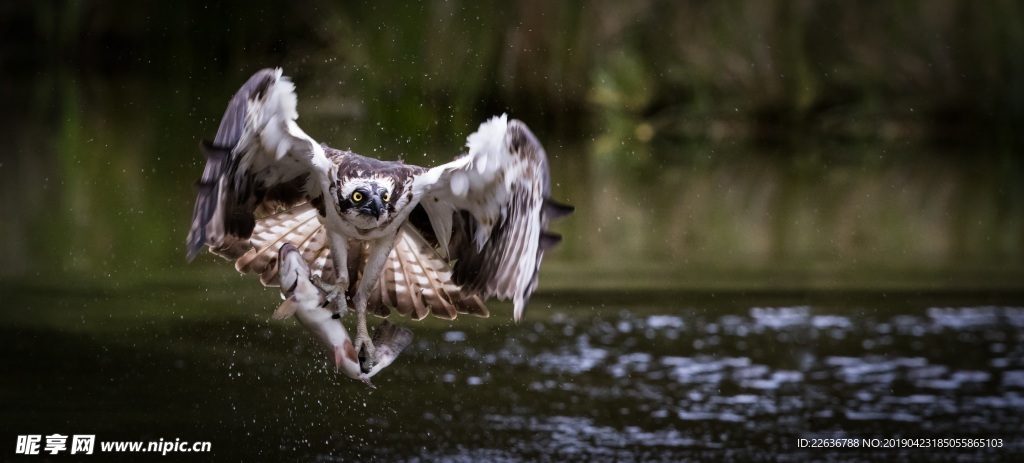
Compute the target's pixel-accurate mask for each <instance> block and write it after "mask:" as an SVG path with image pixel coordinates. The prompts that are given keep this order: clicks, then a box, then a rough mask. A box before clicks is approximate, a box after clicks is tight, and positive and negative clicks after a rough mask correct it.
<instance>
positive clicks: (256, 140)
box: [187, 69, 331, 260]
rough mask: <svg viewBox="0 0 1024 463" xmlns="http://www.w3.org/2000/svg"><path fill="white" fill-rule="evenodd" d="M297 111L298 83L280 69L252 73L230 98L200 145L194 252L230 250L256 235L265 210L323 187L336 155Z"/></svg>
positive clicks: (191, 253)
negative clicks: (328, 151)
mask: <svg viewBox="0 0 1024 463" xmlns="http://www.w3.org/2000/svg"><path fill="white" fill-rule="evenodd" d="M296 118H298V112H297V111H296V96H295V85H294V84H292V82H291V81H290V80H289V79H288V78H287V77H284V76H282V71H281V69H263V70H261V71H259V72H257V73H256V74H253V76H252V77H250V78H249V80H248V81H246V83H245V84H244V85H242V88H241V89H239V90H238V92H237V93H235V95H234V97H232V98H231V101H230V102H229V103H228V107H227V110H225V112H224V117H223V118H222V119H221V123H220V127H219V128H218V130H217V135H216V136H215V137H214V141H213V142H204V143H203V145H202V146H201V151H202V152H203V154H204V155H205V156H206V166H205V167H204V169H203V175H202V177H201V178H200V180H199V182H198V188H197V189H198V192H197V197H196V205H195V208H194V209H193V213H192V224H191V227H190V229H189V234H188V241H187V243H188V259H189V260H192V259H193V258H195V256H196V255H197V254H198V253H199V251H200V250H201V249H202V247H203V245H208V246H210V248H212V249H218V250H224V249H225V248H226V246H229V245H231V244H233V243H235V242H237V241H238V240H244V239H246V238H249V236H250V235H251V233H252V231H253V229H254V228H255V226H256V220H257V218H258V216H260V215H267V214H272V213H273V212H275V211H276V210H277V209H278V208H279V207H282V206H283V207H285V208H287V207H288V206H291V205H294V204H296V203H299V202H302V201H310V200H315V199H317V198H319V197H320V196H322V195H323V190H324V188H325V187H324V186H325V185H327V184H328V177H329V176H330V168H331V163H330V162H329V161H328V159H327V157H326V156H325V154H324V150H323V148H322V147H321V146H320V145H319V144H318V143H316V141H314V140H313V139H312V138H310V137H309V135H306V133H305V132H303V131H302V129H301V128H299V126H298V125H297V124H296V123H295V119H296Z"/></svg>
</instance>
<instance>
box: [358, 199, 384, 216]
mask: <svg viewBox="0 0 1024 463" xmlns="http://www.w3.org/2000/svg"><path fill="white" fill-rule="evenodd" d="M360 210H361V211H363V212H365V213H366V214H367V215H372V216H373V218H374V219H379V218H380V213H381V211H383V210H384V202H383V201H381V200H380V196H377V195H373V197H372V198H370V200H369V201H367V202H366V205H364V206H363V207H362V208H360Z"/></svg>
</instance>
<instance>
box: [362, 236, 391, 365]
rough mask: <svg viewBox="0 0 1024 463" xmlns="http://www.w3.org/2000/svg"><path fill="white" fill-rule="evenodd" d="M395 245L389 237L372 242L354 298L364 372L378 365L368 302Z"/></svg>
mask: <svg viewBox="0 0 1024 463" xmlns="http://www.w3.org/2000/svg"><path fill="white" fill-rule="evenodd" d="M394 245H395V236H394V235H392V236H387V237H384V238H380V239H377V240H374V241H371V242H370V248H369V256H368V258H367V259H366V266H365V267H363V276H362V277H360V279H359V286H358V287H356V295H355V297H353V298H352V305H354V306H355V308H356V318H357V322H358V325H357V326H356V341H355V347H356V352H360V350H362V351H363V353H364V354H365V357H366V362H365V363H364V364H363V371H367V370H369V369H371V368H373V365H374V364H375V363H377V348H376V347H375V346H374V345H373V341H371V340H370V332H369V330H367V329H366V302H367V297H368V296H369V295H370V291H372V290H373V287H374V286H375V285H376V284H377V280H378V279H379V278H380V275H381V273H382V272H383V271H384V263H386V262H387V260H388V255H389V254H391V248H392V247H394Z"/></svg>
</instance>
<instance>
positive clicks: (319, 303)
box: [273, 243, 411, 387]
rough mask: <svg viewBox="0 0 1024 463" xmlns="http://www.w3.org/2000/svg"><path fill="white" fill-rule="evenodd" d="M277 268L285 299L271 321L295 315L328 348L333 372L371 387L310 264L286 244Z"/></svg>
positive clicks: (279, 254)
mask: <svg viewBox="0 0 1024 463" xmlns="http://www.w3.org/2000/svg"><path fill="white" fill-rule="evenodd" d="M278 265H279V267H278V271H279V275H280V279H281V293H282V295H283V296H284V298H285V300H284V302H282V303H281V306H280V307H278V308H277V310H275V311H274V315H273V318H274V319H275V320H280V319H283V318H288V317H289V316H292V315H294V316H295V318H296V319H297V320H298V321H299V323H300V324H302V326H304V327H306V329H307V330H309V331H310V332H311V333H313V335H314V336H316V338H317V340H318V341H320V343H321V344H322V345H323V346H324V347H326V348H327V351H328V357H329V358H330V360H333V361H334V367H335V369H336V370H340V371H342V372H343V373H345V375H346V376H348V377H350V378H353V379H358V380H360V381H362V382H364V383H366V385H367V386H370V387H373V384H372V383H371V382H370V376H372V375H370V374H367V373H363V371H362V368H360V362H359V357H358V355H357V353H356V349H355V346H354V345H353V344H352V339H351V338H350V337H349V335H348V331H346V330H345V327H344V326H343V325H342V324H341V316H340V314H338V313H335V312H334V311H332V310H331V309H330V308H329V306H330V304H328V300H327V298H326V296H325V295H324V293H323V292H321V291H320V289H319V288H317V287H316V285H314V284H313V283H312V282H311V281H310V271H309V265H307V264H306V261H305V260H304V259H303V258H302V254H301V253H300V252H299V250H298V249H296V248H295V246H293V245H292V244H290V243H285V245H284V246H281V250H280V251H279V252H278ZM410 336H411V335H410ZM399 350H401V349H399ZM395 355H396V356H397V354H395ZM392 360H393V359H392ZM374 373H376V372H374Z"/></svg>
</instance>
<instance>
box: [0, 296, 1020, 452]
mask: <svg viewBox="0 0 1024 463" xmlns="http://www.w3.org/2000/svg"><path fill="white" fill-rule="evenodd" d="M249 283H251V282H235V283H231V284H224V283H216V282H200V281H198V280H194V279H193V280H188V281H185V282H182V283H172V284H167V285H146V286H140V287H133V288H122V289H112V288H106V289H101V290H96V291H86V290H54V289H53V288H48V287H47V286H37V287H35V289H32V287H28V288H11V287H6V288H5V289H4V291H5V293H7V294H8V301H9V302H10V303H11V304H12V307H17V308H19V309H20V311H19V313H16V314H14V315H12V316H11V317H8V318H6V319H5V321H3V322H2V323H3V324H2V325H0V331H2V333H0V334H2V336H3V339H4V340H5V349H7V355H6V357H5V358H6V365H5V369H6V372H5V374H4V375H3V378H2V379H0V391H2V394H3V399H4V402H5V403H7V404H9V406H8V407H5V408H4V410H3V411H2V412H0V418H2V419H0V421H2V422H3V423H4V426H5V430H4V432H6V433H9V434H12V435H13V434H18V433H22V434H24V433H27V432H30V431H31V432H46V433H49V432H66V433H76V432H77V433H81V432H90V433H91V432H95V433H97V434H98V435H99V436H100V437H101V438H107V439H114V438H123V439H144V438H153V439H159V438H168V437H171V438H175V437H180V438H182V439H190V440H211V441H212V442H213V447H214V449H215V452H216V455H217V456H218V457H225V458H232V457H239V458H246V459H252V458H258V459H271V460H273V459H280V458H287V459H293V458H297V459H303V460H308V459H315V460H318V461H343V460H344V461H348V460H351V459H353V458H355V459H359V460H385V461H474V460H487V461H519V460H523V459H525V460H536V459H540V460H546V459H550V460H558V461H563V460H566V459H570V460H588V461H680V460H684V459H689V458H695V459H704V460H707V459H710V460H731V459H744V460H747V459H762V458H765V456H766V455H775V456H776V457H777V458H776V459H783V460H785V459H787V458H788V459H790V460H792V461H806V460H808V459H823V460H833V461H834V460H837V459H838V460H863V459H868V458H870V459H894V458H913V457H917V456H924V455H928V454H929V453H927V451H924V450H920V449H902V450H894V449H885V450H883V449H875V450H869V449H851V450H841V451H838V450H832V451H825V450H822V451H810V450H807V449H799V448H798V447H797V439H798V438H813V437H854V438H892V437H916V438H919V437H957V438H965V437H978V438H1000V439H1003V444H1004V448H1002V449H957V450H949V449H945V450H944V451H943V452H942V454H944V455H949V454H950V453H955V454H957V455H960V456H961V457H962V458H961V459H960V460H958V461H993V460H1011V456H1012V455H1014V454H1015V453H1017V454H1019V452H1022V451H1024V434H1022V431H1021V430H1022V429H1024V306H1021V305H1020V303H1021V301H1022V299H1021V296H1020V295H1019V294H1017V295H1014V294H1006V295H1003V296H998V297H995V300H993V296H991V295H988V294H985V293H969V294H949V293H939V294H928V293H924V294H894V295H892V297H891V298H889V297H886V296H884V295H879V294H875V293H865V294H860V295H851V294H836V293H830V292H819V293H804V294H797V295H792V296H790V295H785V294H776V295H771V294H765V295H743V294H739V293H731V294H730V293H723V294H718V295H714V294H689V293H680V294H673V295H669V297H662V298H657V299H652V300H651V301H648V302H647V303H636V304H629V305H620V304H611V305H605V304H603V303H602V302H599V301H597V300H595V299H594V298H591V299H583V300H580V301H577V302H572V303H569V302H565V301H561V300H560V299H561V298H551V299H544V298H543V297H542V298H541V299H539V300H538V301H537V304H536V306H535V309H534V310H533V311H532V312H531V313H530V316H529V317H528V319H527V322H525V323H524V324H522V325H519V326H516V325H514V324H512V323H511V322H510V321H509V318H510V317H508V316H507V315H508V313H510V311H509V310H507V308H505V307H498V308H497V310H495V316H494V317H492V318H490V319H472V320H468V319H467V320H458V321H456V322H454V323H452V322H442V321H438V320H433V321H428V322H424V323H414V322H411V321H409V320H404V319H400V320H399V321H400V322H401V323H403V324H406V325H409V326H410V327H411V328H413V330H414V332H415V335H416V341H415V342H414V343H413V345H412V346H411V347H410V348H409V350H408V351H407V352H405V353H403V354H402V356H401V357H400V358H399V360H398V361H397V362H396V363H395V364H394V365H392V367H390V368H389V369H388V371H385V372H384V373H382V374H381V375H380V376H379V381H377V383H378V384H377V386H378V389H376V390H370V389H367V388H365V387H364V386H363V385H362V384H360V383H358V382H355V381H351V380H348V379H346V378H344V377H343V376H342V375H339V374H334V373H332V372H329V371H327V369H326V367H325V362H324V361H323V356H322V353H321V352H320V351H319V348H318V347H317V345H316V344H315V342H314V341H313V340H312V339H311V338H310V337H309V336H308V334H307V333H305V332H304V331H303V330H302V329H301V328H299V327H298V326H296V324H295V323H290V322H277V321H274V322H271V321H269V314H270V312H271V311H272V309H273V299H274V298H273V297H272V295H271V294H270V292H269V291H268V292H266V293H264V294H262V295H261V296H260V297H257V298H242V299H239V296H238V294H239V293H240V292H242V289H243V288H244V287H247V286H248V284H249ZM200 284H204V285H206V287H207V288H209V289H204V290H201V291H196V290H194V289H190V288H195V287H197V286H198V285H200ZM939 301H949V302H955V305H941V303H937V302H939ZM972 301H973V302H972ZM1006 302H1013V303H1011V304H1007V303H1006ZM72 307H73V310H71V308H72ZM26 312H30V314H27V313H26ZM21 423H30V424H31V426H30V427H31V428H32V429H22V428H21V427H19V426H20V424H21ZM937 453H938V452H935V454H937Z"/></svg>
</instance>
